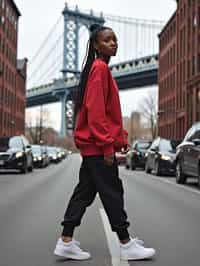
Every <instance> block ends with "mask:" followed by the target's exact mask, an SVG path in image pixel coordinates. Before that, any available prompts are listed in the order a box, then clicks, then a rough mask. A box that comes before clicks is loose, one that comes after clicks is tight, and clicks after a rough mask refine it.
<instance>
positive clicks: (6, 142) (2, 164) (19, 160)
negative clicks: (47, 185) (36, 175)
mask: <svg viewBox="0 0 200 266" xmlns="http://www.w3.org/2000/svg"><path fill="white" fill-rule="evenodd" d="M0 169H17V170H20V171H21V172H22V173H26V172H27V171H32V170H33V154H32V150H31V146H30V144H29V142H28V140H27V139H26V138H25V137H24V136H11V137H0Z"/></svg>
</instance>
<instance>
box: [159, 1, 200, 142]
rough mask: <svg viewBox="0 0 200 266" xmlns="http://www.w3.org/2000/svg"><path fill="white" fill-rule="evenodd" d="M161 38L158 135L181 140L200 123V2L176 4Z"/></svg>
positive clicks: (180, 2) (178, 2)
mask: <svg viewBox="0 0 200 266" xmlns="http://www.w3.org/2000/svg"><path fill="white" fill-rule="evenodd" d="M159 39H160V55H159V113H158V114H159V135H160V136H163V137H167V138H175V139H181V138H183V136H184V135H185V133H186V131H187V130H188V128H189V127H190V126H191V125H192V124H193V123H194V122H196V121H200V1H199V0H179V1H177V10H176V12H175V13H174V14H173V16H172V17H171V19H170V20H169V21H168V23H167V24H166V26H165V27H164V29H163V30H162V32H161V33H160V35H159Z"/></svg>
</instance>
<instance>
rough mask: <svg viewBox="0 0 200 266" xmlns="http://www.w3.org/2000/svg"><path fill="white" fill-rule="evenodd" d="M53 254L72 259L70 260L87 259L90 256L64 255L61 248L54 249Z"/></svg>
mask: <svg viewBox="0 0 200 266" xmlns="http://www.w3.org/2000/svg"><path fill="white" fill-rule="evenodd" d="M54 255H56V256H58V257H62V258H65V259H72V260H88V259H90V258H91V256H89V255H88V256H87V257H86V256H85V257H80V256H79V257H78V256H76V255H66V253H63V252H62V251H61V250H58V249H55V250H54Z"/></svg>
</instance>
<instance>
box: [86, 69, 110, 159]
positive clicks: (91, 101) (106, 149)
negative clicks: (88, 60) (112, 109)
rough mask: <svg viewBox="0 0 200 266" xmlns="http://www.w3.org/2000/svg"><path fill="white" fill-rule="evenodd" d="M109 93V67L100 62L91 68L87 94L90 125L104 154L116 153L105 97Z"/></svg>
mask: <svg viewBox="0 0 200 266" xmlns="http://www.w3.org/2000/svg"><path fill="white" fill-rule="evenodd" d="M107 93H108V69H107V66H106V65H104V64H99V65H96V66H94V67H93V68H92V69H91V72H90V75H89V79H88V83H87V94H86V107H87V111H88V125H89V128H90V130H91V132H92V134H93V136H94V138H95V142H96V145H97V146H99V147H101V148H102V150H103V153H104V154H112V153H114V146H113V141H114V140H113V138H112V137H111V135H110V132H109V126H108V122H107V118H106V111H105V109H106V108H105V97H106V95H107Z"/></svg>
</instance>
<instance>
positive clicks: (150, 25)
mask: <svg viewBox="0 0 200 266" xmlns="http://www.w3.org/2000/svg"><path fill="white" fill-rule="evenodd" d="M80 12H82V11H80ZM84 12H85V13H86V12H87V13H88V11H84ZM90 14H93V15H97V14H95V13H94V12H91V11H90ZM98 15H99V14H98ZM103 18H104V19H105V25H107V26H110V27H111V28H113V30H114V31H115V32H116V35H117V37H118V42H119V51H118V55H117V56H116V57H115V58H114V59H113V60H112V63H114V64H116V63H119V62H122V61H127V60H131V59H136V58H139V57H144V56H148V55H151V54H157V53H158V37H157V36H158V33H159V32H160V31H161V29H162V27H163V26H164V22H163V21H156V20H145V19H134V18H127V17H122V16H113V15H109V14H105V15H103ZM63 26H64V25H63V16H62V15H61V16H60V17H59V19H58V20H57V21H56V23H55V24H54V26H53V27H52V29H51V30H50V32H49V33H48V35H47V37H46V38H45V39H44V41H43V42H42V44H41V45H40V47H39V49H38V50H37V52H36V54H35V55H34V56H33V58H32V59H31V60H30V62H29V64H28V88H32V87H36V86H39V85H42V84H44V83H49V82H51V81H52V80H53V79H55V78H59V77H61V70H62V65H63V41H64V27H63ZM87 40H88V32H87V29H86V28H81V30H80V32H79V40H78V42H79V47H80V51H79V68H81V61H82V59H83V57H84V55H85V51H86V42H87ZM82 47H84V49H82Z"/></svg>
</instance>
